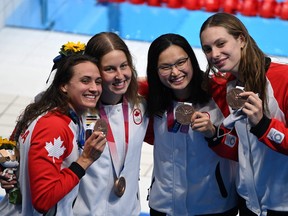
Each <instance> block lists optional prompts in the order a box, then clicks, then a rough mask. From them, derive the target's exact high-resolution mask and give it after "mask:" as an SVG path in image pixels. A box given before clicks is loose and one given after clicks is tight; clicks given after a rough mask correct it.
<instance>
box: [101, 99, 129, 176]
mask: <svg viewBox="0 0 288 216" xmlns="http://www.w3.org/2000/svg"><path fill="white" fill-rule="evenodd" d="M99 109H100V110H99V111H100V116H101V118H103V119H104V120H105V121H106V122H107V125H108V132H107V137H106V139H107V142H108V147H109V150H110V154H111V157H112V163H113V167H114V171H115V173H116V176H117V178H118V177H119V175H120V173H119V174H117V171H116V167H120V160H119V155H118V153H117V148H116V143H115V139H114V136H113V133H112V130H111V126H110V124H109V120H108V117H107V115H106V112H105V109H104V107H103V105H102V104H101V103H100V108H99ZM122 111H123V117H124V129H125V155H124V161H123V165H122V168H123V167H124V163H125V158H126V154H127V151H128V141H129V120H128V102H127V100H126V99H125V98H123V102H122Z"/></svg>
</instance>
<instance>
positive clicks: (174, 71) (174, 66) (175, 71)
mask: <svg viewBox="0 0 288 216" xmlns="http://www.w3.org/2000/svg"><path fill="white" fill-rule="evenodd" d="M179 73H180V70H179V69H178V68H177V66H176V65H175V64H174V65H171V74H172V75H174V76H176V75H177V74H179Z"/></svg>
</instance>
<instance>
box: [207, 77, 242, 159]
mask: <svg viewBox="0 0 288 216" xmlns="http://www.w3.org/2000/svg"><path fill="white" fill-rule="evenodd" d="M232 78H233V77H223V76H222V77H215V76H213V77H212V78H211V79H210V87H211V94H212V97H213V99H214V101H215V102H216V104H217V106H218V107H219V109H220V110H221V112H222V115H223V116H224V117H225V118H226V117H227V116H228V115H229V114H230V111H229V107H228V104H227V102H226V92H227V90H226V84H227V81H228V80H230V79H232ZM216 131H217V132H216V134H215V136H214V137H212V138H209V139H207V138H206V140H207V142H208V145H209V147H210V148H211V149H212V150H213V151H214V152H215V153H216V154H218V155H219V156H221V157H224V158H228V159H231V160H235V161H238V136H237V133H236V131H235V130H234V129H232V130H230V129H228V128H225V127H224V126H223V125H217V126H216Z"/></svg>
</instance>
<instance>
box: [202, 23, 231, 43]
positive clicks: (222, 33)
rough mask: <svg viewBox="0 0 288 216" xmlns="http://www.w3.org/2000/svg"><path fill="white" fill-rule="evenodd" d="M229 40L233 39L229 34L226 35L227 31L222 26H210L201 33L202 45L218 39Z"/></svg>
mask: <svg viewBox="0 0 288 216" xmlns="http://www.w3.org/2000/svg"><path fill="white" fill-rule="evenodd" d="M221 38H223V39H225V38H226V39H229V38H233V36H232V35H231V34H229V33H228V31H227V29H226V28H224V27H222V26H212V27H207V28H206V29H205V30H204V31H202V33H201V42H202V44H203V43H212V42H214V41H215V40H218V39H221Z"/></svg>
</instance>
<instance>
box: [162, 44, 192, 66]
mask: <svg viewBox="0 0 288 216" xmlns="http://www.w3.org/2000/svg"><path fill="white" fill-rule="evenodd" d="M186 55H187V53H186V52H185V51H184V49H183V48H182V47H180V46H178V45H171V46H169V47H168V48H167V49H165V50H163V51H162V52H161V53H160V55H159V59H158V61H159V62H162V61H163V62H164V61H165V60H170V59H171V60H178V59H179V58H182V57H186Z"/></svg>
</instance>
